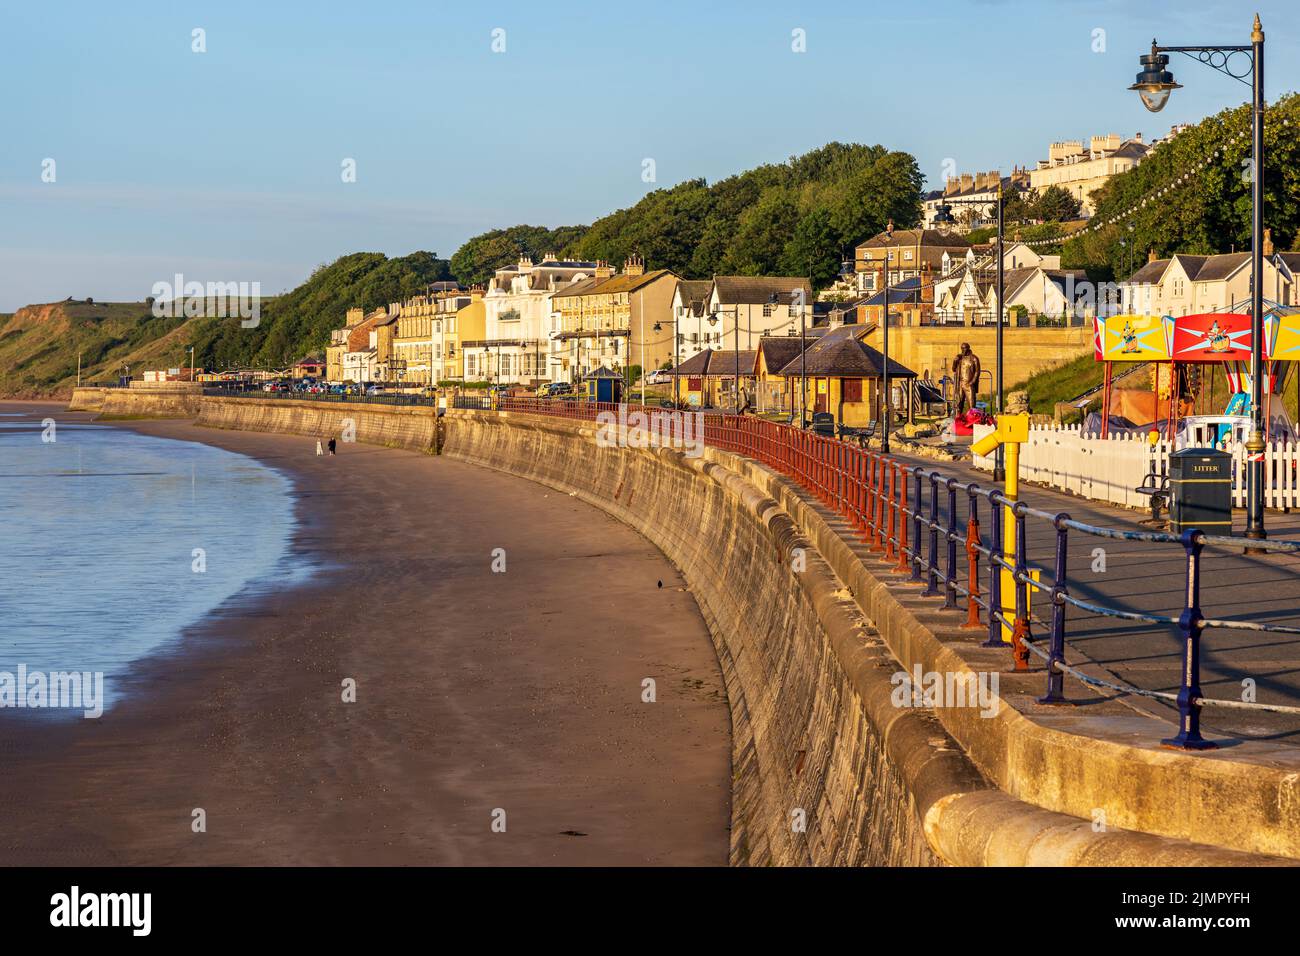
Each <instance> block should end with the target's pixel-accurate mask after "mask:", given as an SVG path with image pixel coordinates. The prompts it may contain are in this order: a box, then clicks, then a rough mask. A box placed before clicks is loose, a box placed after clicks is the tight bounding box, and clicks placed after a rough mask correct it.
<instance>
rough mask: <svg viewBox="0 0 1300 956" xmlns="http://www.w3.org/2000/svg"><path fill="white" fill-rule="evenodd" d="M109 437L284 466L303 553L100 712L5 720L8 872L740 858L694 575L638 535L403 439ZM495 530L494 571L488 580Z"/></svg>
mask: <svg viewBox="0 0 1300 956" xmlns="http://www.w3.org/2000/svg"><path fill="white" fill-rule="evenodd" d="M19 404H20V403H12V402H6V403H3V405H4V407H6V408H8V409H15V408H16V407H17V406H18V405H19ZM21 404H22V405H24V406H26V407H29V408H30V407H33V406H39V407H41V408H42V409H43V410H45V409H50V408H53V407H57V406H52V405H50V404H47V403H21ZM57 417H60V418H62V419H64V420H68V419H72V420H76V421H86V422H90V421H93V415H89V414H85V415H83V414H78V413H68V412H66V411H64V410H62V408H58V411H57ZM103 427H117V428H125V429H129V430H134V431H139V432H142V433H147V434H152V435H158V436H160V437H168V438H180V439H182V440H188V441H198V442H202V443H205V444H210V445H214V446H217V447H222V448H227V449H229V450H231V451H235V452H238V453H241V454H245V455H249V456H250V457H252V458H254V459H256V460H258V461H259V462H260V463H262V464H265V465H267V466H269V467H272V468H275V469H276V470H277V471H280V472H281V473H282V474H285V475H286V476H287V477H289V479H290V480H291V481H292V483H293V487H294V491H293V494H294V514H295V519H296V523H295V529H294V532H293V534H292V535H291V540H290V543H289V549H290V550H289V552H288V553H287V555H286V556H287V557H289V558H290V563H291V565H292V566H293V567H297V568H304V567H305V568H310V569H311V570H310V573H309V574H302V573H301V572H297V577H298V581H297V583H295V584H294V585H293V586H292V587H288V588H285V589H277V588H275V587H267V586H266V585H265V583H264V584H263V586H262V587H261V588H260V590H261V591H262V592H264V593H252V594H250V593H249V592H248V589H245V590H244V591H241V592H239V593H238V594H236V595H235V596H234V597H233V598H231V599H229V600H227V601H226V602H224V603H223V604H222V605H221V606H219V608H218V609H217V610H216V611H215V612H214V613H213V614H212V615H210V617H209V619H208V620H206V621H205V622H203V623H202V624H200V625H197V626H195V627H191V628H188V629H186V630H185V631H184V632H183V633H182V635H180V638H179V640H177V641H175V642H174V643H173V644H172V645H171V646H169V647H167V648H166V649H165V650H163V651H162V652H161V653H160V654H157V655H151V657H150V658H148V659H146V660H144V661H141V662H140V663H139V664H138V665H137V666H134V667H133V672H134V677H133V678H132V680H131V681H130V682H129V684H130V685H131V686H123V687H122V688H121V698H122V699H121V700H119V703H118V704H117V705H116V706H115V707H114V708H113V710H111V711H110V712H109V713H106V714H105V715H104V716H103V717H102V718H100V719H99V720H97V721H80V720H78V721H68V722H63V721H60V722H58V723H57V724H56V723H54V722H48V723H46V724H42V722H40V721H37V722H28V723H26V724H23V723H20V722H18V721H15V720H12V719H9V718H10V717H11V713H9V712H5V711H0V752H3V753H5V754H6V762H7V763H8V764H9V765H10V766H11V768H12V770H13V771H14V772H13V773H10V774H6V775H4V776H5V779H3V780H0V805H3V806H5V808H6V817H7V824H8V826H9V827H10V828H11V833H13V834H14V835H15V839H13V840H11V841H9V843H8V845H6V846H4V847H3V848H0V863H4V864H9V865H15V864H17V865H21V864H34V865H42V864H49V865H54V864H69V865H84V864H91V865H95V864H221V865H229V864H250V863H251V864H276V863H291V864H349V865H351V864H379V865H385V864H432V865H442V864H452V865H478V864H506V865H511V864H513V865H535V864H557V865H569V864H588V865H637V864H660V863H663V864H684V865H701V864H702V865H725V864H726V862H727V854H728V845H729V835H728V827H729V822H730V814H729V807H730V727H729V717H728V713H727V708H726V703H725V692H724V690H723V686H722V677H721V673H720V670H719V668H718V664H717V660H716V656H715V655H714V653H713V647H712V643H711V640H710V638H709V635H708V632H707V629H706V628H705V625H704V622H703V620H702V618H701V617H700V614H699V610H698V608H696V607H695V604H694V600H693V599H692V598H691V596H690V594H689V592H688V591H686V590H685V585H684V582H683V581H682V580H681V578H680V575H679V574H678V572H677V571H676V569H675V568H673V567H672V565H671V564H670V563H669V562H668V561H667V559H665V558H664V556H663V555H662V554H660V553H659V552H658V551H657V550H655V549H654V548H653V546H651V545H650V544H649V543H648V542H646V541H644V539H641V538H640V537H639V536H637V535H636V534H635V532H633V531H631V530H630V529H628V528H626V527H624V526H623V525H621V524H619V523H618V522H616V521H614V519H612V518H609V517H608V516H606V515H604V514H603V513H601V512H599V511H598V510H596V509H594V508H591V507H590V506H587V505H584V504H582V503H580V502H577V501H574V500H573V499H571V498H568V497H566V496H560V495H557V494H556V493H555V492H553V491H550V490H549V489H545V488H541V487H540V486H537V485H534V484H531V483H529V482H525V481H522V480H520V479H514V478H510V477H508V476H503V475H499V474H496V473H492V472H489V471H486V470H483V469H477V468H474V467H473V466H470V465H466V464H463V463H459V462H453V461H450V460H446V459H439V458H436V457H430V456H425V455H420V454H417V453H413V452H405V451H398V450H394V449H385V448H378V447H375V446H362V445H351V446H346V445H341V446H340V449H339V455H338V456H337V458H334V459H331V458H329V456H324V457H322V458H317V457H316V456H315V454H314V445H315V441H314V439H307V438H302V437H299V436H287V435H272V434H263V433H248V432H228V431H222V430H213V429H206V428H199V427H197V426H194V425H192V424H191V423H189V422H183V421H149V422H146V421H131V422H112V423H103ZM429 505H432V506H433V507H427V506H429ZM430 544H432V547H430ZM494 546H500V547H504V548H505V549H506V551H507V554H508V556H509V557H508V561H509V564H508V571H507V573H506V574H501V575H494V574H491V572H490V570H489V567H488V565H489V555H490V552H491V551H492V548H493V547H494ZM593 562H598V563H599V566H600V570H599V572H598V573H597V572H596V567H595V566H593ZM660 580H661V581H662V582H663V587H662V588H658V587H656V582H657V581H660ZM646 676H651V677H655V678H656V681H657V685H658V701H657V704H656V705H649V704H645V703H642V702H641V700H640V692H641V680H642V679H643V678H644V677H646ZM347 678H351V679H353V680H355V681H356V702H355V703H344V702H343V701H342V700H341V692H340V687H341V682H342V680H344V679H347ZM198 809H202V810H203V812H204V816H205V819H206V832H202V833H196V832H193V827H192V826H191V820H192V816H193V814H194V811H195V810H198ZM497 809H505V810H506V811H507V819H508V826H507V830H506V832H505V833H494V832H492V830H491V826H490V825H491V822H492V812H493V811H494V810H497ZM579 835H580V836H579Z"/></svg>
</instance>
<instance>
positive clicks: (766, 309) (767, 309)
mask: <svg viewBox="0 0 1300 956" xmlns="http://www.w3.org/2000/svg"><path fill="white" fill-rule="evenodd" d="M771 317H772V303H770V302H769V303H767V304H766V305H764V306H763V318H765V319H770V318H771Z"/></svg>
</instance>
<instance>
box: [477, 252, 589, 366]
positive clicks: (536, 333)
mask: <svg viewBox="0 0 1300 956" xmlns="http://www.w3.org/2000/svg"><path fill="white" fill-rule="evenodd" d="M595 269H596V263H594V262H577V261H571V260H560V259H557V258H556V257H555V256H554V255H553V254H547V255H546V256H544V257H543V258H542V261H541V262H539V263H534V262H533V260H532V258H531V257H529V256H521V257H520V259H519V261H518V263H517V264H515V265H512V266H506V267H504V268H501V269H498V270H496V273H495V274H494V275H493V277H492V280H491V282H489V283H488V287H487V291H486V292H485V293H484V295H483V300H482V301H483V310H484V326H485V328H484V333H483V336H482V337H481V338H469V337H468V336H466V335H464V334H462V335H461V343H460V346H461V350H462V351H463V353H464V362H465V377H466V378H467V379H469V380H476V379H477V380H486V381H492V382H495V383H500V384H518V385H538V384H540V383H542V382H548V381H551V380H552V370H551V361H550V360H551V355H552V339H551V337H552V335H553V334H554V333H557V332H559V331H560V328H559V319H558V317H556V316H555V315H554V311H553V309H552V305H551V297H552V296H553V295H554V294H555V293H556V292H559V291H561V290H563V289H565V288H566V287H568V286H571V285H573V284H575V283H578V282H582V281H584V280H586V279H589V278H591V277H592V275H594V274H595Z"/></svg>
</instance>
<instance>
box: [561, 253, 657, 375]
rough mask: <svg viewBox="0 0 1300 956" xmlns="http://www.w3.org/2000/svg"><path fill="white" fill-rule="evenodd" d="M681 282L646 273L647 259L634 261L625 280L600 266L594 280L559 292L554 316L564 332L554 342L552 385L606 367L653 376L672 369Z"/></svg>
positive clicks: (626, 268)
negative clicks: (676, 298) (675, 304)
mask: <svg viewBox="0 0 1300 956" xmlns="http://www.w3.org/2000/svg"><path fill="white" fill-rule="evenodd" d="M677 282H678V278H677V275H676V274H675V273H673V272H672V271H670V270H668V269H656V270H654V271H651V272H646V271H645V263H644V262H643V261H642V259H641V257H640V256H631V257H630V258H629V259H628V260H627V261H626V262H625V263H624V264H623V272H622V273H621V274H620V275H614V274H613V270H612V269H611V268H610V267H609V265H608V264H607V263H597V264H596V269H595V274H594V275H593V276H592V277H591V278H589V279H585V280H582V281H579V282H575V283H573V284H572V285H570V286H568V287H566V288H564V289H562V290H560V291H558V292H556V293H555V294H554V295H553V296H552V297H551V312H552V316H553V317H554V318H556V319H557V320H558V321H557V325H558V327H559V332H558V334H556V335H555V336H554V338H553V343H554V344H553V346H552V356H551V361H552V366H553V367H552V380H553V381H566V382H576V381H580V380H581V379H582V377H583V376H584V375H586V374H587V373H589V372H591V371H593V370H594V369H597V368H600V367H601V366H605V367H607V368H611V369H614V370H622V369H626V368H628V367H629V366H633V365H637V366H640V367H641V368H642V369H643V370H650V369H657V368H662V367H663V366H664V365H665V364H667V363H670V362H671V361H672V354H673V328H672V321H673V306H672V302H673V293H674V292H675V291H676V289H677ZM656 325H658V326H659V328H658V329H656V328H655V326H656Z"/></svg>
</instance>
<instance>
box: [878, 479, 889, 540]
mask: <svg viewBox="0 0 1300 956" xmlns="http://www.w3.org/2000/svg"><path fill="white" fill-rule="evenodd" d="M888 476H889V459H888V458H886V457H885V456H884V455H881V456H880V480H879V481H878V482H877V483H876V541H877V543H878V545H879V547H877V548H876V550H877V551H881V552H884V553H885V555H886V557H888V548H889V526H888V521H887V518H886V515H887V514H888V512H889V495H887V494H886V493H885V481H886V479H887V478H888Z"/></svg>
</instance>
